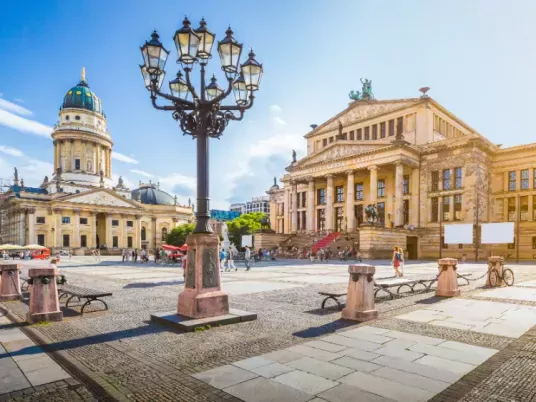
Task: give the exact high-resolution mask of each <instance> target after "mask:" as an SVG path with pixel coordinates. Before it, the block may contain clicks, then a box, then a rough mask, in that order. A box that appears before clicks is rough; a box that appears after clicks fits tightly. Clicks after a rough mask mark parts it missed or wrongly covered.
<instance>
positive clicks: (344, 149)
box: [292, 143, 386, 169]
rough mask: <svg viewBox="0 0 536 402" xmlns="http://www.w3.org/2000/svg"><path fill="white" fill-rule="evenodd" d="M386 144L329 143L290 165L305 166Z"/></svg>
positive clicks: (356, 153)
mask: <svg viewBox="0 0 536 402" xmlns="http://www.w3.org/2000/svg"><path fill="white" fill-rule="evenodd" d="M385 146H386V145H384V144H382V145H379V144H375V145H373V144H348V143H346V144H344V143H341V144H331V145H329V146H327V147H326V148H324V149H322V150H321V151H319V152H317V153H315V154H312V155H310V156H306V157H305V158H302V159H300V160H299V161H298V162H297V163H295V164H294V165H292V168H297V169H300V168H305V167H307V166H310V165H314V164H315V163H322V162H329V161H332V160H335V159H340V158H346V157H349V156H352V155H359V154H361V153H363V152H367V151H372V150H373V149H376V148H383V147H385Z"/></svg>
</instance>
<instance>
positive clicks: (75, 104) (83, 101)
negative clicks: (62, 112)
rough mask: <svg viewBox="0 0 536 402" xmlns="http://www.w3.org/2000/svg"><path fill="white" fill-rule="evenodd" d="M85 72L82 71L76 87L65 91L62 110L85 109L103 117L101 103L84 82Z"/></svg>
mask: <svg viewBox="0 0 536 402" xmlns="http://www.w3.org/2000/svg"><path fill="white" fill-rule="evenodd" d="M85 75H86V74H85V70H84V69H82V79H81V81H80V82H79V83H78V85H76V86H74V87H72V88H71V89H69V90H68V91H67V93H66V94H65V96H64V98H63V104H62V107H61V108H62V109H66V108H76V109H86V110H90V111H92V112H95V113H99V114H102V115H104V113H103V111H102V102H101V100H100V99H99V98H98V97H97V95H95V93H94V92H93V91H91V89H89V85H88V84H87V82H86V76H85Z"/></svg>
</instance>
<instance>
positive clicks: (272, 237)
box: [253, 233, 291, 250]
mask: <svg viewBox="0 0 536 402" xmlns="http://www.w3.org/2000/svg"><path fill="white" fill-rule="evenodd" d="M253 237H254V241H253V245H254V247H255V248H256V249H259V248H265V249H268V250H271V249H273V248H277V247H279V244H280V243H282V242H284V241H285V240H287V239H288V238H289V237H291V235H287V234H280V233H257V234H255V235H254V236H253Z"/></svg>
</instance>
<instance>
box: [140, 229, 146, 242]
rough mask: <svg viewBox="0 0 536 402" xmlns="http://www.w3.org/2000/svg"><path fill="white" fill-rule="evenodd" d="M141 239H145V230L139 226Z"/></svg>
mask: <svg viewBox="0 0 536 402" xmlns="http://www.w3.org/2000/svg"><path fill="white" fill-rule="evenodd" d="M141 240H142V241H145V240H147V231H146V230H145V228H141Z"/></svg>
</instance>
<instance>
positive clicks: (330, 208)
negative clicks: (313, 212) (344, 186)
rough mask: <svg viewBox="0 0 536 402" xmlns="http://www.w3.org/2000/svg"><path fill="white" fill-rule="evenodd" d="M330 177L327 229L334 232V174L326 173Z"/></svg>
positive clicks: (327, 191) (327, 189) (327, 200)
mask: <svg viewBox="0 0 536 402" xmlns="http://www.w3.org/2000/svg"><path fill="white" fill-rule="evenodd" d="M326 177H327V179H328V183H327V188H326V230H327V231H328V232H333V175H332V174H328V175H326Z"/></svg>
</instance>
